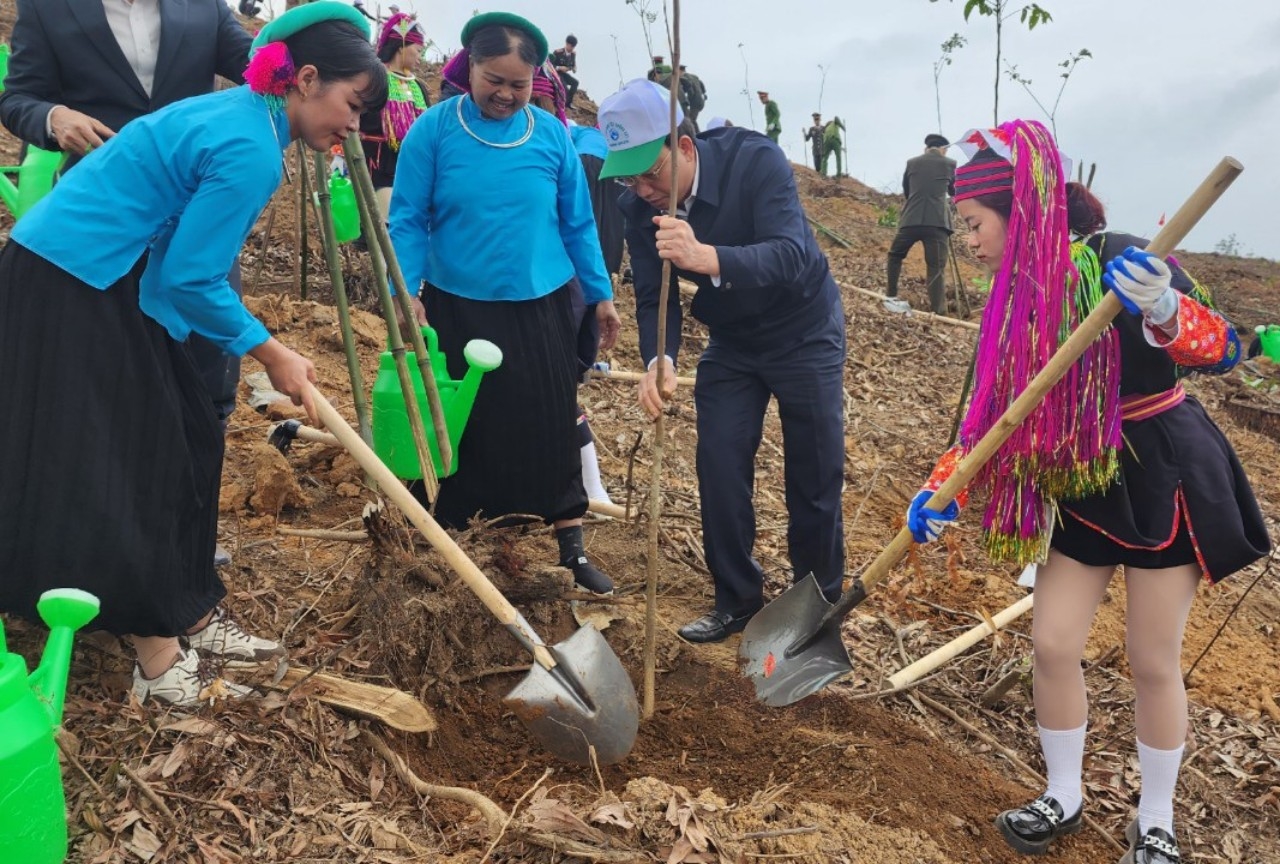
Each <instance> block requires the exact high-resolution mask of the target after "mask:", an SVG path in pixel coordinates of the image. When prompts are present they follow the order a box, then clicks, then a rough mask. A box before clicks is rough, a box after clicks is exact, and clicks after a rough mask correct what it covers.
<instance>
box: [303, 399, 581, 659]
mask: <svg viewBox="0 0 1280 864" xmlns="http://www.w3.org/2000/svg"><path fill="white" fill-rule="evenodd" d="M307 386H308V387H310V388H311V398H312V399H313V400H314V401H315V406H316V413H317V414H318V415H319V416H320V421H321V422H322V423H324V425H325V427H326V428H328V430H329V431H330V432H332V433H333V435H334V437H335V438H337V439H338V441H339V443H341V444H342V446H343V447H344V448H346V450H347V452H348V453H350V454H351V456H352V457H353V458H354V459H355V460H356V461H357V462H359V463H360V467H361V468H363V469H364V470H365V471H367V472H368V473H369V476H371V477H372V478H373V479H374V480H376V481H377V482H378V487H379V488H380V490H381V491H382V492H383V493H384V494H385V495H386V496H387V497H388V498H390V499H391V500H392V501H394V502H395V504H396V506H397V507H399V508H400V509H401V510H402V511H403V512H404V515H405V516H406V517H408V519H409V521H410V522H412V523H413V524H414V526H415V527H416V528H417V529H418V530H419V531H421V532H422V533H423V535H424V536H425V537H426V538H427V542H428V543H430V544H431V545H432V546H433V547H434V548H435V549H436V551H437V552H439V553H440V554H441V555H443V556H444V560H445V561H447V562H448V564H449V566H450V567H451V568H452V569H453V572H455V573H457V574H458V576H459V577H460V578H461V579H462V581H463V582H465V583H466V585H467V587H468V588H470V589H471V592H472V593H473V594H475V595H476V597H478V598H480V602H481V603H483V604H484V606H485V608H486V609H488V610H489V611H490V612H492V613H493V616H494V617H495V618H497V619H498V620H499V621H500V622H501V623H502V624H503V625H504V626H505V627H506V628H507V629H508V630H511V631H512V632H513V633H515V634H516V635H517V638H520V641H521V642H524V643H525V647H527V648H529V650H530V651H531V652H532V653H533V656H534V659H535V660H537V661H538V665H540V666H542V667H543V668H544V669H547V670H550V669H554V668H555V666H556V661H555V658H554V657H552V656H551V652H550V651H548V650H547V648H546V646H545V645H543V644H542V640H541V639H540V638H538V635H537V634H536V633H534V632H533V630H532V628H530V627H529V625H528V623H527V622H526V621H525V620H524V616H523V615H521V614H520V612H519V611H518V610H517V609H516V607H514V606H512V605H511V603H510V601H508V600H507V598H506V597H503V596H502V592H500V591H499V590H498V589H497V588H495V587H494V585H493V583H492V582H490V581H489V578H488V577H487V576H485V575H484V573H483V572H481V570H480V568H479V567H477V566H476V565H475V562H474V561H472V560H471V559H470V558H468V557H467V553H465V552H463V551H462V549H461V548H460V547H459V546H458V544H457V543H455V542H454V541H453V538H452V537H450V536H449V535H448V533H447V532H446V531H445V530H444V529H443V528H441V527H440V524H439V523H438V522H436V520H435V519H433V518H431V514H430V513H428V512H427V510H426V508H425V507H423V506H422V505H421V504H419V503H418V499H416V498H414V497H413V495H411V494H410V493H409V490H408V489H406V488H404V484H403V483H402V482H401V481H400V480H399V479H398V478H397V477H396V476H395V475H394V474H392V473H391V469H390V468H388V467H387V466H386V465H384V464H383V462H382V460H381V459H379V458H378V455H377V454H376V453H374V452H373V450H372V449H371V448H370V447H369V445H368V444H366V443H364V440H363V439H362V438H361V437H360V436H359V435H357V434H356V432H355V430H354V429H352V428H351V426H350V425H348V424H347V421H346V420H343V419H342V415H341V414H339V413H338V411H337V409H336V408H334V407H333V406H332V405H330V404H329V401H328V400H327V399H325V398H324V396H323V395H322V394H321V393H320V391H319V390H317V389H316V388H315V387H311V385H307Z"/></svg>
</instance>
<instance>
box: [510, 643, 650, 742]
mask: <svg viewBox="0 0 1280 864" xmlns="http://www.w3.org/2000/svg"><path fill="white" fill-rule="evenodd" d="M547 650H548V651H550V652H551V656H552V657H554V658H555V661H556V666H555V668H554V669H551V670H547V669H545V668H544V667H543V666H542V665H541V664H539V663H534V664H533V667H532V668H531V669H530V670H529V672H528V673H527V674H526V675H525V676H524V678H523V679H522V680H521V681H520V683H519V684H517V685H516V687H515V689H514V690H512V691H511V692H510V693H508V694H507V697H506V699H505V700H504V701H505V702H506V705H507V707H508V708H510V709H511V710H512V711H514V712H515V715H516V717H518V718H519V720H520V722H521V723H523V724H524V725H525V728H527V729H528V730H529V733H530V734H531V735H533V736H534V737H535V738H537V739H538V740H539V741H540V742H541V743H542V746H544V747H546V748H547V750H549V751H551V753H552V754H554V755H555V756H558V757H559V758H561V759H564V760H565V761H566V762H574V763H577V764H579V765H591V764H593V761H594V763H596V764H599V765H612V764H613V763H615V762H618V761H620V760H622V759H623V758H625V757H626V755H627V754H628V753H630V752H631V746H632V745H633V744H635V740H636V731H637V729H638V728H639V726H640V709H639V707H638V706H637V704H636V689H635V687H634V686H633V685H632V683H631V678H630V677H628V675H627V670H625V669H623V668H622V663H621V661H619V660H618V655H616V654H614V653H613V649H612V648H610V647H609V643H608V642H606V641H605V638H604V637H603V636H601V635H600V631H599V630H597V629H596V628H595V627H593V626H591V625H589V624H588V625H585V626H583V627H580V628H579V629H578V632H576V633H574V634H573V635H572V636H570V637H569V638H568V639H565V640H564V641H563V642H559V643H557V644H555V645H551V646H549V647H548V649H547ZM593 751H594V755H593Z"/></svg>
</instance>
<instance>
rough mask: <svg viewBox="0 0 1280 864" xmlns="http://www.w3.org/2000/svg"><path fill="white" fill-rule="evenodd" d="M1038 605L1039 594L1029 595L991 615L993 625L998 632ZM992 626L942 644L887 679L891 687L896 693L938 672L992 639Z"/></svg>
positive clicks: (983, 627)
mask: <svg viewBox="0 0 1280 864" xmlns="http://www.w3.org/2000/svg"><path fill="white" fill-rule="evenodd" d="M1035 602H1036V595H1035V594H1028V595H1027V596H1026V597H1023V598H1022V599H1021V600H1019V601H1018V602H1017V603H1014V604H1013V605H1012V606H1010V607H1008V608H1006V609H1002V610H1000V611H999V612H997V613H996V614H995V615H994V616H992V618H991V624H995V625H996V629H997V630H998V629H1000V628H1001V627H1004V626H1005V625H1006V624H1008V623H1009V622H1010V621H1012V620H1013V619H1015V618H1017V617H1018V616H1019V615H1022V614H1024V613H1025V612H1026V611H1027V610H1029V609H1030V608H1031V607H1032V606H1033V605H1035ZM991 624H988V623H987V622H986V621H983V622H982V623H981V624H979V625H977V626H976V627H973V628H971V629H969V630H967V631H965V632H964V633H961V634H960V635H959V636H957V637H956V638H954V639H952V640H951V641H950V642H948V643H947V644H946V645H943V646H942V647H941V648H938V649H937V650H935V651H931V652H929V653H928V654H926V655H924V656H923V657H921V658H920V659H919V660H917V661H916V662H914V663H912V664H911V665H909V666H904V667H902V668H901V669H899V670H898V671H897V672H894V673H893V674H892V675H890V676H889V678H888V684H889V686H890V687H892V688H893V689H895V690H897V689H899V688H902V687H905V686H906V685H908V684H910V683H911V682H912V681H915V680H917V679H919V678H922V677H924V676H925V675H928V674H929V673H930V672H932V671H933V670H934V669H937V668H938V667H939V666H941V665H942V664H943V663H946V662H947V661H948V660H951V659H952V658H954V657H957V656H959V655H961V654H963V653H964V652H965V651H968V650H969V649H970V648H972V647H973V646H974V645H977V644H978V643H979V642H981V641H982V640H983V639H986V638H987V637H988V636H990V635H991V634H992V633H994V632H995V631H994V630H992V629H991Z"/></svg>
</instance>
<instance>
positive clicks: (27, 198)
mask: <svg viewBox="0 0 1280 864" xmlns="http://www.w3.org/2000/svg"><path fill="white" fill-rule="evenodd" d="M7 77H9V46H8V45H4V44H0V93H3V92H4V79H5V78H7ZM62 159H63V154H62V153H55V152H50V151H49V150H41V149H40V148H39V147H28V148H27V157H26V158H25V159H23V160H22V164H21V165H5V166H0V202H2V203H3V204H4V206H5V207H8V208H9V212H10V213H12V214H13V218H14V219H15V220H17V219H21V218H22V217H23V216H24V215H25V214H26V212H27V211H28V210H30V209H31V208H32V207H34V206H35V203H36V202H37V201H39V200H40V199H41V198H43V197H44V196H45V195H47V194H48V192H49V190H50V189H52V188H53V178H54V176H55V175H56V174H57V173H58V169H59V168H61V167H62ZM8 174H16V175H17V176H18V182H17V184H14V182H13V181H12V180H10V179H9V178H8V177H7V176H6V175H8Z"/></svg>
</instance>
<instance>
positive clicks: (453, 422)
mask: <svg viewBox="0 0 1280 864" xmlns="http://www.w3.org/2000/svg"><path fill="white" fill-rule="evenodd" d="M422 337H423V341H424V342H426V345H427V355H428V356H429V357H430V358H431V369H432V372H433V374H434V375H435V379H436V387H437V389H438V390H439V391H440V405H441V407H442V408H443V409H444V418H445V426H446V428H447V429H448V431H449V445H450V447H451V448H452V449H453V464H452V465H450V466H449V474H453V473H454V472H455V471H457V470H458V441H460V440H461V438H462V432H463V430H464V429H466V427H467V418H468V417H470V416H471V406H472V405H474V404H475V401H476V392H477V391H478V390H479V389H480V379H481V378H482V377H483V376H484V373H486V372H490V371H492V370H494V369H497V368H498V367H499V366H501V365H502V349H500V348H499V347H498V346H497V345H494V344H493V343H492V342H489V341H487V340H485V339H472V340H471V341H470V342H468V343H467V346H466V347H465V348H463V349H462V356H463V357H465V358H466V361H467V373H466V375H464V376H463V377H462V380H460V381H459V380H455V379H453V378H450V377H449V370H448V368H447V366H446V362H445V356H444V355H443V354H441V353H440V350H439V346H440V341H439V339H438V337H437V336H436V331H435V330H434V329H432V328H431V327H423V328H422ZM405 360H406V362H407V363H408V364H409V378H410V380H411V381H412V382H413V393H414V396H415V397H416V398H417V400H418V409H419V411H420V412H421V414H422V425H423V427H424V428H425V430H426V433H427V446H428V448H429V449H430V451H431V461H432V462H433V463H434V464H435V469H436V476H437V477H447V476H449V474H446V473H445V471H444V465H443V464H441V461H440V445H439V443H438V442H437V440H436V433H435V428H434V427H433V425H432V423H431V412H430V410H429V408H428V407H427V394H426V390H425V388H424V387H423V384H422V372H421V370H419V368H418V361H417V358H416V357H415V356H414V353H413V352H412V351H410V352H408V353H407V354H406V355H405ZM371 423H372V426H373V450H374V452H375V453H377V454H378V458H379V459H381V460H382V461H383V462H385V463H386V465H387V467H388V468H390V469H391V473H393V474H395V475H396V476H397V477H399V478H400V479H402V480H421V479H422V467H421V466H420V465H419V464H418V450H417V448H416V447H414V445H413V432H412V431H411V429H410V426H409V412H408V411H407V410H406V409H405V401H404V393H403V392H402V391H401V389H400V376H399V375H398V374H397V373H396V364H395V359H394V358H393V357H392V356H391V352H390V351H383V352H382V355H381V357H379V358H378V377H377V379H375V380H374V383H373V414H372V418H371Z"/></svg>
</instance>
